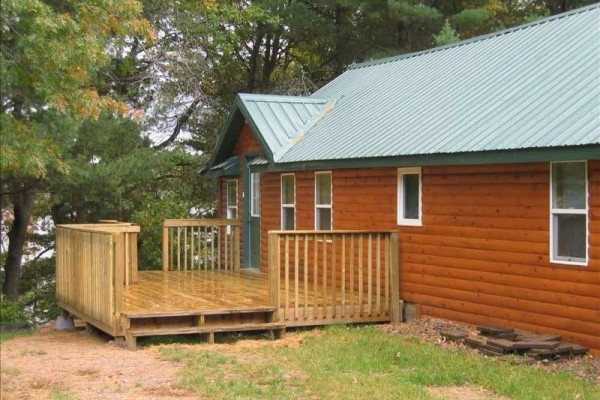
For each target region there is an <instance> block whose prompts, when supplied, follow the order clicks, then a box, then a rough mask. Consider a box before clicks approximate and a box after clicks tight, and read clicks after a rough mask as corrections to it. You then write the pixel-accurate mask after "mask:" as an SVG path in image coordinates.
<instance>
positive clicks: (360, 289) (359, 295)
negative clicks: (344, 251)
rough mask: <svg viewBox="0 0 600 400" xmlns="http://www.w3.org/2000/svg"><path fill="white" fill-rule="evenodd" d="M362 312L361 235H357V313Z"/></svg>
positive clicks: (360, 313)
mask: <svg viewBox="0 0 600 400" xmlns="http://www.w3.org/2000/svg"><path fill="white" fill-rule="evenodd" d="M362 314H363V235H362V234H360V235H358V315H361V316H362Z"/></svg>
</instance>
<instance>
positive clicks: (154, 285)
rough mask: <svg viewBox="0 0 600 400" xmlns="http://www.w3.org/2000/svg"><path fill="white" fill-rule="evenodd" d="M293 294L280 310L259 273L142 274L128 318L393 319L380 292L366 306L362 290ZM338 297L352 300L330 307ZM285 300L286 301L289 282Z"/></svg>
mask: <svg viewBox="0 0 600 400" xmlns="http://www.w3.org/2000/svg"><path fill="white" fill-rule="evenodd" d="M291 289H292V290H291V295H290V294H289V291H288V295H287V297H288V300H287V301H288V304H287V307H286V305H285V301H282V302H281V304H280V305H279V307H274V306H272V305H271V304H270V301H269V276H268V275H267V274H265V273H262V272H260V271H258V270H254V269H240V270H220V271H218V270H215V271H168V272H163V271H140V272H138V280H137V282H136V283H135V284H131V285H129V286H127V287H126V288H125V292H124V309H123V315H124V316H126V317H129V318H159V317H168V316H190V315H216V314H234V313H252V312H264V311H277V312H278V316H279V318H280V320H281V321H282V322H284V323H285V324H286V325H287V326H306V325H323V324H326V323H327V322H326V321H325V319H330V321H329V323H338V322H342V320H344V319H348V318H352V317H356V318H360V321H357V322H377V321H387V320H389V313H388V309H387V307H383V306H381V302H379V301H378V300H377V294H376V293H375V292H373V293H372V294H371V300H370V301H369V299H368V298H367V293H368V291H367V290H366V289H365V290H364V294H361V299H360V301H361V303H362V304H363V305H362V307H360V306H358V300H359V299H358V297H359V291H358V290H354V289H352V288H351V287H349V286H345V287H343V288H342V286H341V285H340V284H338V285H337V286H336V287H334V286H332V285H331V284H328V285H327V292H325V293H324V292H323V291H322V290H321V289H322V286H321V285H318V290H316V291H315V290H313V285H312V282H311V284H308V285H307V286H306V287H304V286H303V285H302V284H300V285H299V286H298V293H297V296H296V292H295V290H294V288H291ZM342 289H343V291H342ZM334 293H336V294H337V296H338V298H340V299H341V298H342V297H343V298H345V299H347V301H345V302H343V303H340V304H339V305H338V306H337V307H327V306H325V305H326V304H328V301H327V294H328V295H329V297H333V296H332V295H333V294H334ZM279 297H280V298H281V299H285V298H286V290H285V281H284V280H282V282H281V284H280V285H279ZM369 304H371V307H369ZM377 304H379V305H380V306H379V307H378V306H377ZM336 309H337V310H336ZM336 311H337V312H336ZM336 316H337V318H336ZM348 322H351V321H348Z"/></svg>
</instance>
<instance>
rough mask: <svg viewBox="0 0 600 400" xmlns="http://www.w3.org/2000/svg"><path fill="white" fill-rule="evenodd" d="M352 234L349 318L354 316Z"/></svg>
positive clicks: (351, 244)
mask: <svg viewBox="0 0 600 400" xmlns="http://www.w3.org/2000/svg"><path fill="white" fill-rule="evenodd" d="M355 238H356V236H355V235H354V234H351V235H350V239H351V242H350V316H351V317H353V316H354V239H355Z"/></svg>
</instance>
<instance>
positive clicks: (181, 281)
mask: <svg viewBox="0 0 600 400" xmlns="http://www.w3.org/2000/svg"><path fill="white" fill-rule="evenodd" d="M124 300H125V306H124V314H125V315H127V316H131V317H135V316H141V315H146V316H164V315H190V314H206V313H223V312H236V311H250V310H265V309H272V307H270V306H269V283H268V277H267V275H266V274H263V273H260V272H258V271H253V270H248V269H240V270H221V271H217V270H215V271H168V272H163V271H140V272H138V281H137V282H136V283H135V284H133V285H129V286H127V288H125V293H124Z"/></svg>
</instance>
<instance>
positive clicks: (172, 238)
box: [169, 228, 175, 271]
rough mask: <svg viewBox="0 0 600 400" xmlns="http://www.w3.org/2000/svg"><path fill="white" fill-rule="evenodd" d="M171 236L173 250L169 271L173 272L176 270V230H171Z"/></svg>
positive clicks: (170, 244) (170, 243)
mask: <svg viewBox="0 0 600 400" xmlns="http://www.w3.org/2000/svg"><path fill="white" fill-rule="evenodd" d="M169 236H171V240H170V241H169V246H170V249H171V258H170V259H169V270H170V271H172V270H174V269H175V229H174V228H169Z"/></svg>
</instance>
